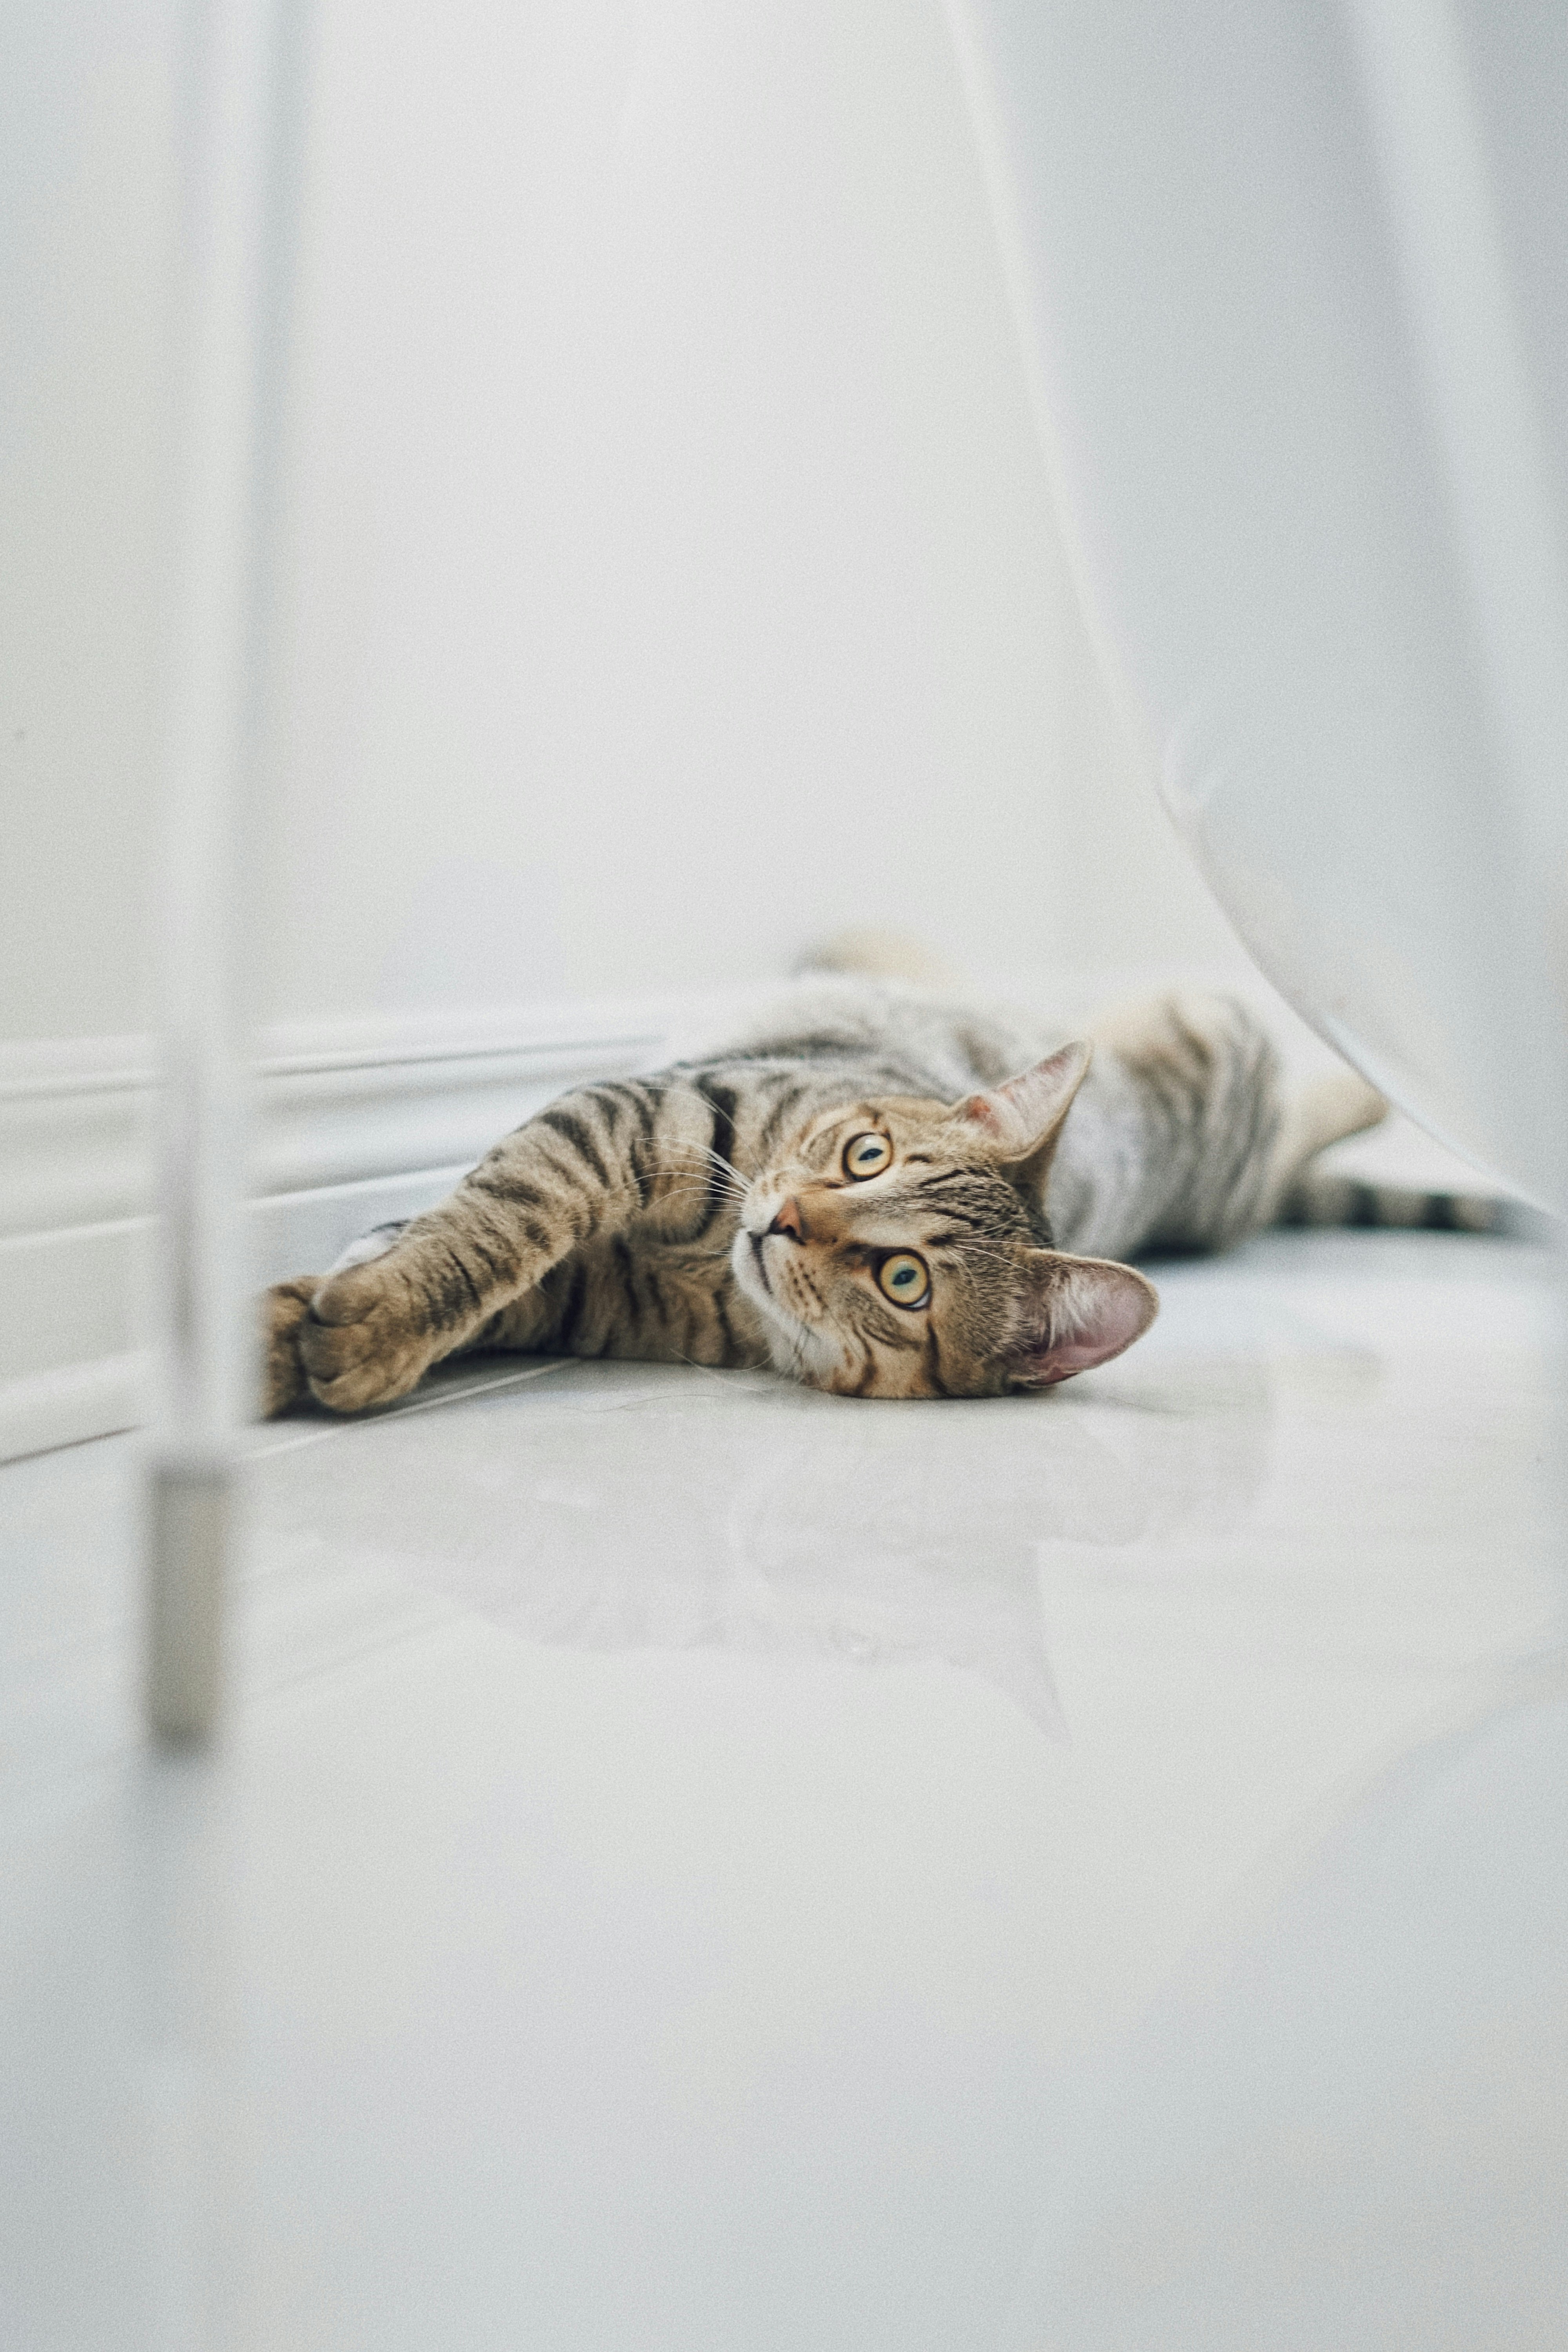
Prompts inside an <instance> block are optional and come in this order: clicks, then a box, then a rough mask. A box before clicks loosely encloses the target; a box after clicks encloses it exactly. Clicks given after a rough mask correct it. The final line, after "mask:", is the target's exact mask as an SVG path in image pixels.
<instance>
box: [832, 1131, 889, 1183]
mask: <svg viewBox="0 0 1568 2352" xmlns="http://www.w3.org/2000/svg"><path fill="white" fill-rule="evenodd" d="M892 1156H893V1147H892V1145H891V1144H890V1143H889V1141H888V1139H887V1137H886V1136H885V1135H852V1136H851V1137H850V1139H849V1140H848V1142H847V1144H846V1145H845V1147H844V1173H845V1174H846V1176H847V1177H848V1178H849V1180H850V1181H851V1183H855V1184H858V1183H860V1182H862V1181H864V1179H865V1178H866V1177H868V1176H879V1175H880V1174H881V1172H882V1171H883V1169H884V1168H885V1167H886V1166H887V1165H888V1162H889V1160H891V1158H892Z"/></svg>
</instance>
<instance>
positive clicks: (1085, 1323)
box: [1007, 1250, 1160, 1388]
mask: <svg viewBox="0 0 1568 2352" xmlns="http://www.w3.org/2000/svg"><path fill="white" fill-rule="evenodd" d="M1159 1311H1160V1297H1159V1293H1158V1292H1157V1291H1156V1290H1155V1288H1154V1286H1153V1284H1152V1282H1146V1281H1145V1280H1144V1278H1143V1276H1142V1275H1141V1274H1140V1273H1138V1272H1137V1270H1136V1268H1134V1267H1132V1266H1130V1265H1116V1263H1115V1262H1114V1260H1112V1259H1110V1258H1100V1257H1068V1256H1065V1255H1062V1254H1061V1253H1060V1252H1059V1251H1057V1250H1031V1251H1030V1252H1029V1254H1028V1264H1027V1272H1026V1280H1025V1283H1024V1286H1023V1296H1022V1297H1021V1299H1020V1301H1019V1316H1018V1323H1017V1328H1016V1332H1015V1335H1014V1338H1013V1340H1012V1342H1011V1344H1010V1346H1009V1348H1008V1350H1007V1360H1008V1363H1009V1366H1010V1367H1011V1369H1012V1370H1013V1373H1014V1375H1015V1377H1016V1379H1018V1380H1020V1381H1026V1382H1027V1383H1028V1385H1029V1386H1030V1387H1031V1388H1049V1387H1051V1386H1052V1385H1053V1383H1054V1382H1055V1381H1070V1380H1071V1378H1072V1376H1073V1374H1074V1373H1075V1372H1088V1371H1092V1370H1093V1369H1094V1367H1095V1365H1096V1364H1106V1363H1109V1362H1110V1359H1111V1357H1112V1356H1120V1355H1121V1351H1122V1349H1124V1348H1130V1347H1131V1345H1132V1342H1133V1340H1134V1339H1142V1336H1143V1334H1144V1332H1145V1331H1146V1330H1147V1329H1148V1328H1149V1326H1150V1324H1151V1323H1152V1321H1153V1320H1154V1318H1155V1316H1156V1315H1157V1314H1158V1313H1159Z"/></svg>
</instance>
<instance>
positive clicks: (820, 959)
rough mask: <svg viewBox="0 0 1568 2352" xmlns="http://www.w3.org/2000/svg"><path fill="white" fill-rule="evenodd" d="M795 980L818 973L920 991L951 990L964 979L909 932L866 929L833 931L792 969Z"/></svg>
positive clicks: (953, 965)
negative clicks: (852, 976)
mask: <svg viewBox="0 0 1568 2352" xmlns="http://www.w3.org/2000/svg"><path fill="white" fill-rule="evenodd" d="M818 972H843V973H856V974H858V975H860V976H861V977H863V978H865V979H867V980H905V981H913V982H915V983H916V984H917V985H918V986H920V987H923V988H952V987H954V986H956V985H957V984H958V983H959V982H962V980H963V973H962V972H961V971H959V969H958V967H957V965H956V964H952V963H950V962H949V961H948V960H947V958H946V957H945V956H942V955H939V954H938V953H937V951H936V950H935V949H934V948H932V947H930V946H928V945H927V943H926V941H925V940H920V939H916V938H915V936H914V934H913V933H912V932H910V931H885V930H879V929H874V928H871V927H869V926H868V927H866V928H865V929H856V930H848V931H836V932H834V933H833V935H832V937H831V938H829V939H826V940H819V941H818V942H817V943H816V945H815V946H813V947H809V948H807V949H806V950H805V954H804V955H803V956H801V958H800V959H799V961H797V963H796V964H795V976H796V978H797V979H801V980H805V979H807V978H809V977H811V976H812V975H813V974H815V973H818Z"/></svg>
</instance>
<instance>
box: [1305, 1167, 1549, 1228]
mask: <svg viewBox="0 0 1568 2352" xmlns="http://www.w3.org/2000/svg"><path fill="white" fill-rule="evenodd" d="M1274 1223H1276V1224H1277V1225H1355V1226H1368V1225H1377V1226H1384V1227H1386V1228H1389V1229H1395V1228H1397V1229H1399V1230H1402V1231H1404V1232H1406V1233H1410V1232H1426V1233H1440V1234H1506V1233H1511V1232H1513V1231H1514V1230H1515V1228H1516V1224H1517V1223H1518V1211H1517V1209H1516V1207H1515V1204H1514V1203H1513V1202H1511V1201H1509V1200H1506V1199H1505V1198H1503V1197H1502V1195H1501V1194H1497V1193H1486V1192H1425V1191H1423V1190H1421V1189H1420V1188H1419V1187H1416V1186H1412V1185H1408V1184H1384V1183H1370V1182H1368V1181H1366V1180H1365V1179H1364V1178H1363V1177H1359V1176H1342V1175H1340V1174H1338V1173H1337V1172H1336V1171H1334V1170H1332V1169H1329V1168H1306V1169H1303V1170H1302V1171H1301V1173H1300V1175H1299V1176H1298V1177H1297V1178H1296V1179H1295V1181H1294V1182H1293V1183H1292V1184H1291V1185H1290V1188H1289V1191H1288V1192H1286V1194H1285V1197H1284V1199H1283V1200H1282V1201H1281V1202H1280V1203H1279V1208H1278V1209H1277V1210H1276V1212H1275V1214H1274Z"/></svg>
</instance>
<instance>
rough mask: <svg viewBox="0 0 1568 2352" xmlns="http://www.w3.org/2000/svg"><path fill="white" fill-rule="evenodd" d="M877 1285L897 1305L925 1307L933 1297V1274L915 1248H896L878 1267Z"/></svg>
mask: <svg viewBox="0 0 1568 2352" xmlns="http://www.w3.org/2000/svg"><path fill="white" fill-rule="evenodd" d="M877 1287H878V1288H879V1290H880V1292H881V1294H882V1296H883V1297H884V1298H890V1299H891V1300H892V1302H893V1304H894V1306H895V1307H923V1306H924V1305H925V1303H926V1300H927V1299H928V1298H929V1297H931V1276H930V1275H929V1274H928V1273H927V1271H926V1262H925V1260H924V1258H923V1257H917V1256H916V1255H915V1254H914V1252H913V1250H895V1251H894V1252H893V1254H892V1255H891V1257H885V1258H884V1259H883V1260H882V1263H881V1265H879V1267H878V1268H877Z"/></svg>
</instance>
